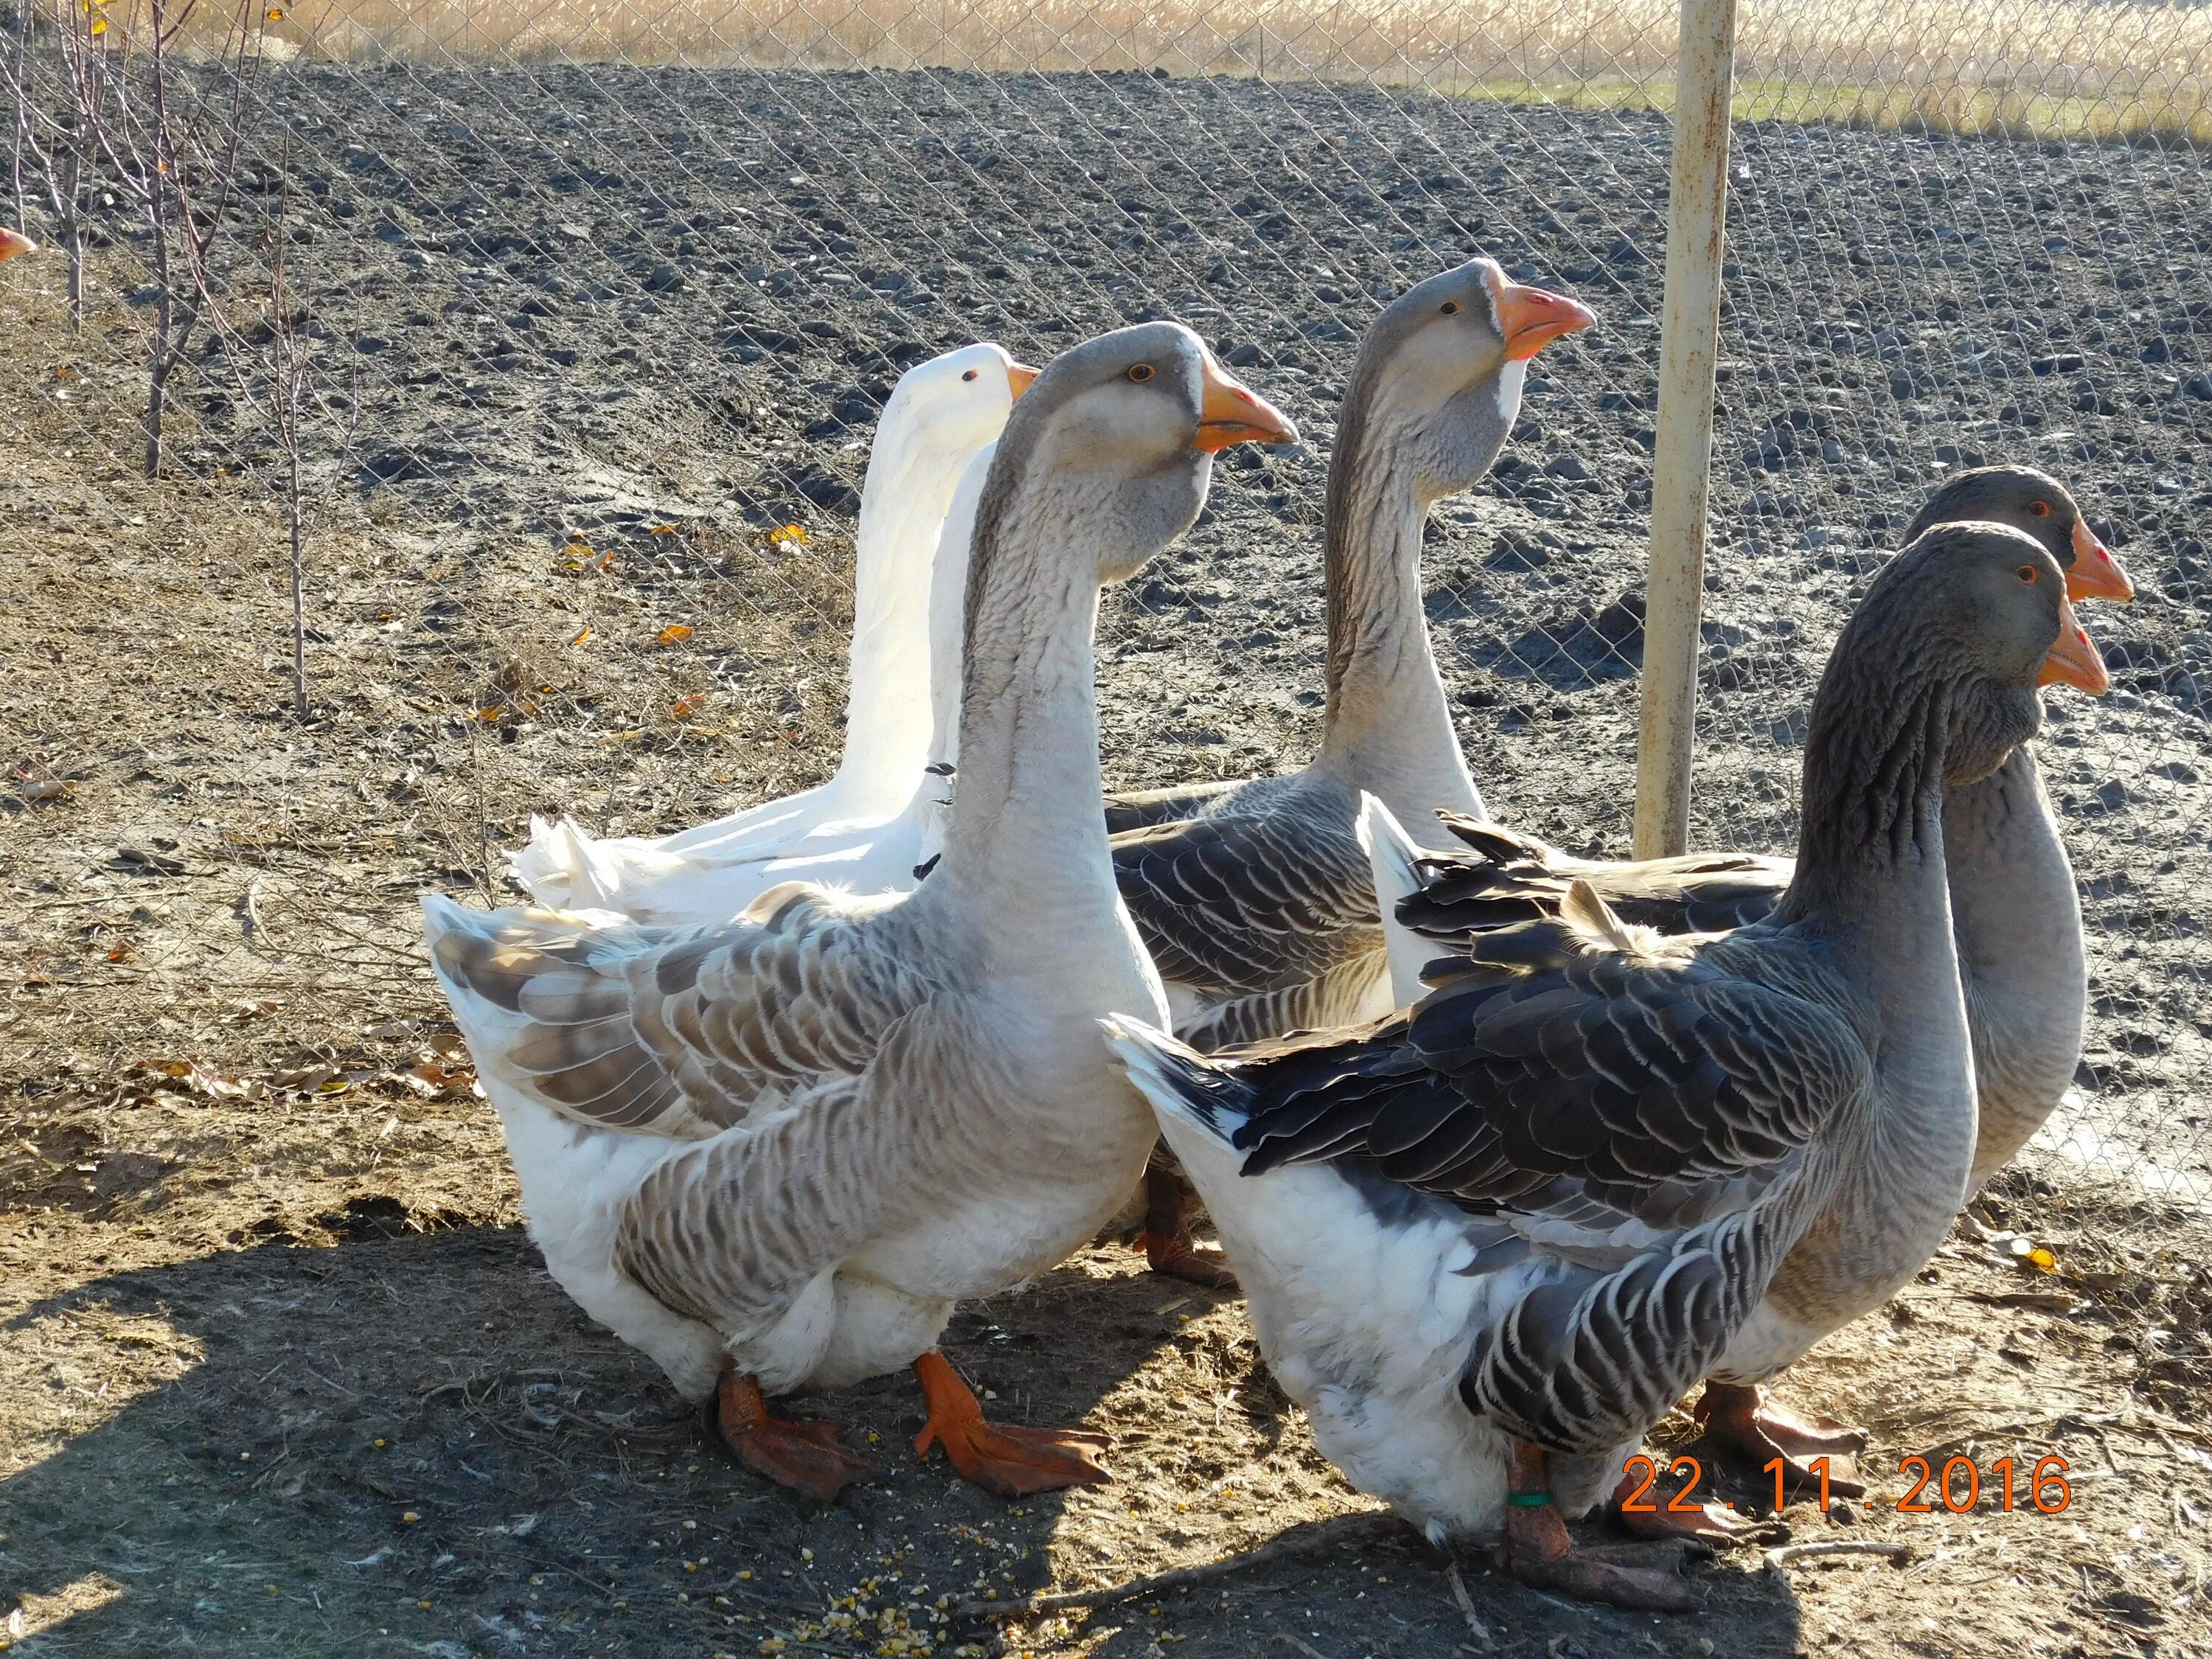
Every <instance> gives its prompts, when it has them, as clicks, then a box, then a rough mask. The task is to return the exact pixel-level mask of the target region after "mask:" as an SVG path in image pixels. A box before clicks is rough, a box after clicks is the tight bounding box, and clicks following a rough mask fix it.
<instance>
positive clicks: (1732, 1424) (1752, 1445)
mask: <svg viewBox="0 0 2212 1659" xmlns="http://www.w3.org/2000/svg"><path fill="white" fill-rule="evenodd" d="M1693 1415H1694V1416H1695V1417H1696V1419H1697V1420H1698V1422H1699V1425H1702V1426H1703V1427H1704V1429H1705V1437H1706V1438H1708V1439H1709V1440H1711V1441H1712V1442H1713V1443H1715V1444H1717V1445H1718V1446H1720V1447H1722V1448H1723V1449H1725V1450H1728V1451H1731V1452H1735V1453H1736V1454H1737V1455H1740V1456H1741V1457H1743V1458H1744V1459H1746V1460H1747V1461H1750V1462H1757V1463H1758V1464H1759V1467H1760V1468H1765V1466H1766V1465H1767V1464H1769V1463H1771V1462H1773V1461H1774V1460H1775V1459H1776V1458H1780V1459H1781V1460H1782V1473H1783V1476H1784V1479H1785V1480H1787V1481H1788V1482H1790V1484H1792V1485H1802V1486H1815V1485H1818V1484H1819V1482H1820V1472H1819V1471H1818V1470H1816V1469H1814V1468H1811V1467H1810V1463H1811V1461H1812V1460H1813V1459H1814V1458H1820V1457H1825V1458H1826V1459H1828V1460H1829V1464H1828V1491H1829V1492H1831V1493H1832V1495H1834V1496H1835V1497H1838V1498H1860V1497H1863V1496H1864V1495H1865V1493H1866V1488H1865V1486H1862V1485H1861V1484H1860V1483H1859V1480H1858V1479H1857V1476H1858V1469H1857V1466H1856V1465H1854V1464H1853V1462H1851V1458H1852V1455H1853V1454H1854V1453H1856V1452H1858V1451H1860V1450H1862V1449H1863V1448H1864V1447H1865V1445H1866V1443H1867V1434H1866V1431H1865V1430H1864V1429H1857V1428H1853V1427H1851V1426H1850V1425H1848V1424H1844V1423H1832V1422H1830V1421H1828V1420H1827V1419H1825V1418H1814V1417H1808V1416H1806V1415H1804V1414H1802V1413H1798V1412H1794V1411H1791V1410H1790V1408H1789V1407H1786V1406H1778V1405H1777V1404H1775V1403H1774V1402H1773V1401H1771V1400H1769V1399H1767V1398H1766V1394H1765V1390H1764V1389H1759V1388H1756V1387H1753V1388H1745V1387H1742V1386H1741V1385H1740V1384H1737V1383H1712V1382H1708V1383H1706V1384H1705V1393H1704V1394H1703V1395H1701V1396H1700V1397H1699V1401H1698V1404H1697V1409H1696V1411H1695V1413H1693Z"/></svg>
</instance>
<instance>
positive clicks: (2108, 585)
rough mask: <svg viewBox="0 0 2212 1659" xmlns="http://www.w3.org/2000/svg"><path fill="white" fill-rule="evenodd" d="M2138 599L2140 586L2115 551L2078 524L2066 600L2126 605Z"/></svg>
mask: <svg viewBox="0 0 2212 1659" xmlns="http://www.w3.org/2000/svg"><path fill="white" fill-rule="evenodd" d="M2135 596H2136V585H2135V583H2133V582H2132V581H2130V580H2128V573H2127V571H2126V570H2125V568H2123V567H2122V565H2121V563H2120V562H2119V561H2118V559H2116V558H2114V557H2113V556H2112V549H2111V548H2109V547H2107V546H2106V545H2105V544H2104V543H2102V542H2100V541H2099V540H2098V539H2097V538H2096V537H2095V536H2093V535H2092V534H2091V533H2090V532H2089V526H2087V525H2086V524H2084V523H2082V521H2081V520H2079V519H2076V520H2074V568H2072V569H2071V570H2069V571H2068V572H2067V573H2066V597H2067V598H2068V599H2113V600H2117V601H2118V603H2120V604H2122V605H2125V604H2126V603H2127V602H2128V601H2129V600H2130V599H2133V598H2135Z"/></svg>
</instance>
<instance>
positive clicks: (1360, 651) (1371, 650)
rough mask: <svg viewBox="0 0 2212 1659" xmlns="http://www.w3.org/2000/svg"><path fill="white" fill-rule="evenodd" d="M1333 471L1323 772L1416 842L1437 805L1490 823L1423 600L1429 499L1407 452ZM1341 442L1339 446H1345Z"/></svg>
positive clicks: (1375, 449) (1383, 444)
mask: <svg viewBox="0 0 2212 1659" xmlns="http://www.w3.org/2000/svg"><path fill="white" fill-rule="evenodd" d="M1380 436H1382V435H1379V434H1376V433H1374V432H1373V430H1372V428H1369V427H1367V426H1365V425H1364V423H1363V425H1362V426H1361V428H1360V429H1359V430H1358V432H1356V433H1355V434H1354V435H1352V441H1353V442H1354V444H1355V446H1356V448H1357V451H1358V453H1356V454H1355V455H1353V456H1352V457H1350V458H1349V462H1348V464H1344V465H1340V467H1339V468H1338V469H1337V470H1336V471H1333V472H1332V474H1331V477H1330V479H1329V483H1330V495H1331V500H1330V501H1329V504H1328V715H1327V726H1326V728H1325V730H1324V732H1323V735H1322V752H1321V757H1320V758H1319V760H1318V761H1317V762H1316V769H1317V770H1320V771H1322V772H1325V773H1328V774H1331V775H1334V776H1336V777H1339V778H1340V779H1341V780H1342V781H1344V782H1345V783H1346V784H1347V785H1349V786H1351V787H1355V788H1359V789H1365V790H1368V791H1370V793H1374V794H1375V795H1377V796H1379V797H1380V798H1381V799H1382V800H1383V804H1384V805H1387V806H1389V809H1390V811H1392V813H1393V814H1394V815H1395V816H1396V817H1397V819H1398V821H1399V822H1400V823H1402V824H1404V825H1405V826H1406V828H1407V831H1408V832H1409V833H1410V834H1412V835H1413V836H1415V837H1417V838H1419V839H1424V840H1425V839H1427V837H1425V836H1423V827H1424V826H1426V825H1430V824H1432V823H1434V821H1435V819H1434V816H1433V815H1434V813H1435V811H1436V809H1437V808H1438V807H1449V808H1451V809H1452V810H1453V811H1459V812H1470V813H1473V814H1474V816H1476V817H1488V816H1489V814H1488V813H1487V812H1486V811H1485V810H1484V807H1483V804H1482V797H1481V795H1480V793H1479V792H1478V791H1477V790H1476V788H1475V787H1474V778H1473V777H1472V776H1471V775H1469V773H1468V769H1467V759H1466V757H1465V756H1463V755H1462V753H1461V752H1460V746H1459V735H1458V733H1457V732H1455V731H1454V730H1453V729H1452V721H1451V712H1450V709H1449V706H1448V705H1447V704H1446V702H1445V701H1444V684H1443V676H1442V675H1441V674H1440V673H1438V672H1437V659H1436V653H1435V651H1434V650H1433V649H1432V648H1431V646H1430V643H1429V626H1428V617H1427V615H1426V613H1425V611H1424V610H1423V608H1422V604H1421V526H1422V525H1423V523H1424V522H1425V520H1427V518H1428V510H1429V498H1428V497H1427V496H1426V495H1424V494H1423V493H1422V491H1421V490H1420V489H1419V486H1418V484H1417V483H1416V481H1415V479H1414V478H1413V474H1412V471H1411V469H1410V468H1409V467H1407V466H1405V465H1402V464H1401V463H1400V462H1399V461H1398V460H1396V459H1395V456H1396V455H1397V454H1399V453H1402V451H1401V447H1399V446H1396V445H1394V444H1392V443H1390V442H1389V441H1387V438H1386V439H1385V440H1384V441H1379V442H1377V441H1372V440H1373V439H1375V438H1376V437H1380ZM1341 441H1343V439H1342V438H1340V442H1341Z"/></svg>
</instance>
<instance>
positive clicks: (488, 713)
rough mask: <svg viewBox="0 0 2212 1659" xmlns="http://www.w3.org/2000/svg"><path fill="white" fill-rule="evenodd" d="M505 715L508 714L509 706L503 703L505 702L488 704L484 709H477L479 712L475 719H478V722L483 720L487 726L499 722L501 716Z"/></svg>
mask: <svg viewBox="0 0 2212 1659" xmlns="http://www.w3.org/2000/svg"><path fill="white" fill-rule="evenodd" d="M505 713H507V705H506V704H505V703H503V702H494V703H487V704H485V705H484V707H483V708H479V709H477V712H476V714H475V715H474V718H475V719H477V720H483V721H484V722H485V723H486V724H489V723H490V722H491V721H493V720H497V719H498V718H499V717H500V716H501V714H505Z"/></svg>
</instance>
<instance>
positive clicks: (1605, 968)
mask: <svg viewBox="0 0 2212 1659" xmlns="http://www.w3.org/2000/svg"><path fill="white" fill-rule="evenodd" d="M1766 940H1767V943H1768V944H1769V945H1775V944H1776V943H1777V942H1778V936H1777V935H1774V934H1771V933H1770V934H1768V935H1767V936H1766ZM1489 943H1490V941H1488V940H1479V941H1477V948H1478V951H1481V950H1484V949H1486V947H1487V945H1489ZM1497 943H1498V945H1500V946H1502V947H1503V948H1501V949H1500V950H1498V952H1497V955H1498V957H1502V958H1504V962H1503V963H1500V962H1497V961H1492V960H1488V959H1486V958H1485V957H1482V956H1480V955H1479V956H1477V957H1474V958H1473V959H1469V960H1467V961H1464V962H1455V963H1452V964H1451V967H1450V971H1449V977H1447V978H1446V979H1444V981H1443V982H1442V983H1441V984H1439V985H1438V986H1437V988H1436V989H1435V990H1433V991H1431V993H1430V994H1429V995H1428V996H1427V997H1425V998H1424V999H1423V1000H1422V1001H1421V1002H1420V1003H1419V1005H1418V1006H1416V1007H1415V1008H1414V1009H1413V1010H1412V1011H1411V1012H1409V1013H1408V1014H1406V1015H1403V1016H1401V1017H1399V1018H1395V1019H1393V1020H1390V1021H1387V1022H1385V1023H1383V1024H1382V1025H1380V1026H1378V1027H1377V1028H1376V1029H1375V1030H1372V1031H1371V1032H1369V1033H1366V1034H1364V1035H1360V1036H1352V1037H1350V1038H1324V1039H1316V1040H1315V1041H1313V1042H1309V1043H1305V1044H1299V1045H1283V1046H1280V1047H1279V1048H1277V1049H1276V1050H1275V1051H1273V1053H1271V1054H1267V1055H1264V1056H1262V1055H1250V1056H1232V1058H1236V1059H1237V1061H1238V1066H1239V1072H1240V1074H1241V1075H1242V1076H1243V1078H1244V1079H1245V1080H1246V1081H1247V1082H1249V1084H1250V1085H1252V1086H1253V1089H1254V1109H1253V1115H1252V1116H1251V1119H1250V1121H1249V1122H1248V1123H1246V1124H1245V1125H1244V1127H1243V1128H1242V1129H1240V1130H1239V1131H1238V1133H1237V1146H1239V1147H1240V1148H1241V1149H1243V1150H1244V1151H1245V1152H1247V1153H1248V1154H1249V1156H1248V1158H1247V1161H1246V1165H1245V1168H1246V1170H1247V1172H1248V1173H1255V1174H1256V1173H1258V1172H1260V1171H1261V1170H1267V1169H1271V1168H1273V1167H1276V1166H1277V1165H1279V1164H1288V1163H1297V1162H1303V1161H1307V1160H1310V1159H1312V1158H1343V1157H1346V1156H1358V1157H1360V1158H1365V1159H1368V1160H1370V1162H1371V1163H1372V1164H1373V1165H1374V1166H1375V1167H1376V1169H1377V1170H1379V1171H1380V1173H1382V1174H1383V1176H1386V1177H1388V1178H1389V1179H1391V1180H1395V1181H1400V1182H1405V1183H1407V1184H1408V1185H1411V1186H1414V1187H1418V1188H1420V1189H1421V1190H1423V1191H1425V1192H1430V1193H1434V1194H1437V1195H1439V1196H1443V1197H1448V1198H1452V1199H1455V1200H1459V1201H1461V1202H1462V1203H1466V1204H1469V1205H1473V1206H1478V1207H1496V1206H1513V1205H1514V1203H1515V1201H1516V1200H1522V1199H1525V1198H1527V1197H1528V1195H1530V1194H1539V1193H1541V1192H1544V1191H1545V1190H1546V1189H1547V1188H1550V1187H1551V1186H1552V1185H1553V1183H1554V1182H1558V1181H1559V1180H1562V1179H1565V1180H1567V1181H1570V1182H1575V1183H1579V1184H1583V1185H1585V1186H1586V1187H1592V1188H1602V1189H1605V1190H1606V1191H1607V1192H1608V1193H1609V1194H1613V1195H1614V1196H1615V1197H1617V1198H1627V1197H1632V1195H1633V1194H1637V1193H1638V1192H1642V1191H1651V1192H1654V1193H1655V1194H1665V1197H1666V1201H1667V1202H1668V1204H1670V1205H1673V1206H1678V1207H1679V1206H1682V1205H1685V1204H1686V1203H1688V1202H1689V1200H1688V1199H1687V1198H1686V1195H1685V1192H1686V1187H1687V1186H1694V1185H1696V1184H1698V1183H1702V1182H1711V1181H1713V1180H1722V1181H1730V1180H1735V1179H1737V1178H1740V1177H1741V1176H1745V1175H1746V1174H1747V1173H1748V1172H1753V1171H1757V1170H1761V1169H1765V1168H1770V1167H1771V1166H1773V1165H1776V1164H1778V1163H1779V1162H1781V1161H1782V1160H1783V1159H1784V1158H1787V1157H1788V1156H1789V1155H1790V1153H1791V1152H1793V1151H1794V1150H1795V1149H1796V1148H1798V1147H1801V1146H1804V1145H1805V1144H1806V1143H1807V1142H1808V1140H1809V1139H1811V1138H1812V1136H1814V1134H1815V1133H1818V1132H1819V1130H1820V1127H1821V1125H1822V1124H1823V1123H1824V1122H1826V1120H1827V1118H1828V1116H1829V1115H1830V1114H1832V1112H1834V1111H1835V1110H1836V1109H1838V1107H1840V1106H1841V1105H1843V1104H1844V1103H1845V1102H1847V1101H1849V1100H1850V1099H1852V1098H1854V1097H1856V1095H1857V1092H1858V1091H1860V1090H1861V1089H1862V1088H1863V1086H1864V1084H1865V1079H1866V1078H1867V1076H1868V1067H1869V1058H1868V1054H1867V1049H1866V1045H1865V1043H1864V1042H1863V1039H1862V1038H1861V1036H1859V1033H1858V1032H1857V1030H1856V1029H1855V1028H1854V1026H1853V1025H1852V1024H1851V1023H1850V1022H1849V1021H1847V1020H1846V1019H1845V1018H1844V1017H1843V1016H1842V1015H1841V1014H1839V1013H1838V1012H1837V1011H1836V1007H1835V1006H1833V1005H1832V1002H1831V1001H1830V1000H1829V999H1827V998H1826V997H1823V996H1820V995H1818V994H1808V990H1809V989H1810V987H1809V985H1808V986H1807V987H1804V988H1798V987H1793V986H1792V985H1791V984H1789V983H1784V984H1776V983H1773V982H1771V981H1770V980H1765V979H1763V978H1754V977H1753V976H1752V975H1751V974H1750V973H1747V972H1746V971H1743V970H1742V969H1747V968H1750V967H1753V966H1754V965H1755V963H1754V962H1753V960H1752V959H1751V958H1752V953H1749V952H1744V951H1730V950H1729V949H1728V948H1727V947H1726V945H1723V944H1721V943H1719V942H1711V941H1708V942H1704V943H1703V944H1701V945H1699V946H1696V947H1683V946H1677V947H1674V949H1673V950H1672V951H1671V952H1670V953H1668V954H1663V955H1642V956H1639V955H1632V954H1627V953H1624V952H1621V951H1616V950H1611V949H1607V948H1601V947H1598V946H1595V945H1593V944H1592V942H1591V941H1590V940H1589V938H1588V936H1587V935H1585V934H1583V933H1581V932H1580V931H1578V930H1577V928H1575V927H1573V926H1571V924H1569V923H1566V922H1562V921H1548V922H1534V923H1527V924H1523V925H1522V927H1520V928H1517V929H1513V930H1510V931H1509V932H1508V933H1506V934H1504V935H1502V936H1500V937H1499V938H1498V940H1497ZM1801 954H1802V953H1801ZM1732 957H1733V958H1735V960H1731V958H1732ZM1532 962H1534V963H1542V964H1543V965H1541V966H1532V965H1531V963H1532ZM1798 965H1799V967H1800V968H1801V969H1803V967H1804V964H1803V963H1799V964H1798ZM1797 977H1798V978H1799V979H1800V980H1805V981H1818V980H1820V979H1821V978H1822V975H1820V973H1819V970H1818V969H1817V966H1814V967H1813V968H1811V969H1809V970H1808V971H1801V972H1800V973H1799V974H1798V975H1797Z"/></svg>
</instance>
